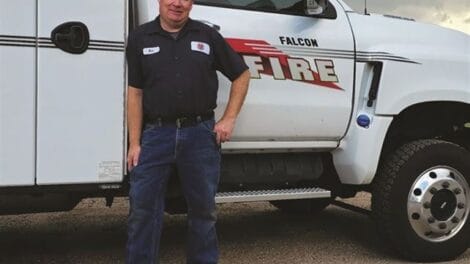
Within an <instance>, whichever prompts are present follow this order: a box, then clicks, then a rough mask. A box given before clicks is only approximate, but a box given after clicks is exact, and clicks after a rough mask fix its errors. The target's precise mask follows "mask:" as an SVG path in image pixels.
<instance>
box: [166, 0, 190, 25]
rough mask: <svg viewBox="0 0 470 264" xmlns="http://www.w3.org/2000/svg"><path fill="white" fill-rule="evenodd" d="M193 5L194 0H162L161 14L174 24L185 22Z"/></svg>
mask: <svg viewBox="0 0 470 264" xmlns="http://www.w3.org/2000/svg"><path fill="white" fill-rule="evenodd" d="M192 7H193V0H160V16H161V17H162V18H163V19H164V20H165V21H167V22H168V23H171V24H173V25H179V24H181V23H184V22H185V21H186V19H188V17H189V11H191V8H192Z"/></svg>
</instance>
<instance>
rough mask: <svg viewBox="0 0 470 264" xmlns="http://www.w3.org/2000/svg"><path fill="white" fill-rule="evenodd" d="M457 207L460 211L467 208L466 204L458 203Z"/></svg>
mask: <svg viewBox="0 0 470 264" xmlns="http://www.w3.org/2000/svg"><path fill="white" fill-rule="evenodd" d="M457 207H458V208H459V209H464V208H465V204H464V203H458V204H457Z"/></svg>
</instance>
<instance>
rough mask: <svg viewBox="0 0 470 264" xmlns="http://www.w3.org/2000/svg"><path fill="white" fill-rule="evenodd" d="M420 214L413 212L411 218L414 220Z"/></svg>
mask: <svg viewBox="0 0 470 264" xmlns="http://www.w3.org/2000/svg"><path fill="white" fill-rule="evenodd" d="M420 217H421V216H420V215H419V214H418V213H413V214H412V215H411V218H413V219H414V220H418V219H419V218H420Z"/></svg>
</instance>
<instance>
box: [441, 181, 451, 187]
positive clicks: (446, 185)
mask: <svg viewBox="0 0 470 264" xmlns="http://www.w3.org/2000/svg"><path fill="white" fill-rule="evenodd" d="M449 185H450V184H449V183H448V182H443V183H442V188H444V189H447V188H449Z"/></svg>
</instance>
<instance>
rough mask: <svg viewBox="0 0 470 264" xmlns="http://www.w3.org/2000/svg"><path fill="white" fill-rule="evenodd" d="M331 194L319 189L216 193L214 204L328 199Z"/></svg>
mask: <svg viewBox="0 0 470 264" xmlns="http://www.w3.org/2000/svg"><path fill="white" fill-rule="evenodd" d="M329 197H331V193H330V191H328V190H324V189H321V188H303V189H281V190H264V191H245V192H224V193H217V195H216V196H215V202H216V203H233V202H257V201H274V200H294V199H313V198H329Z"/></svg>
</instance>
